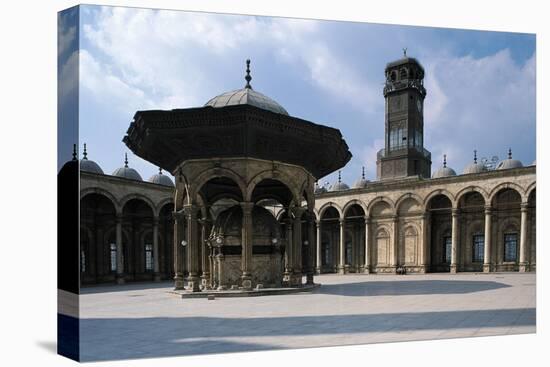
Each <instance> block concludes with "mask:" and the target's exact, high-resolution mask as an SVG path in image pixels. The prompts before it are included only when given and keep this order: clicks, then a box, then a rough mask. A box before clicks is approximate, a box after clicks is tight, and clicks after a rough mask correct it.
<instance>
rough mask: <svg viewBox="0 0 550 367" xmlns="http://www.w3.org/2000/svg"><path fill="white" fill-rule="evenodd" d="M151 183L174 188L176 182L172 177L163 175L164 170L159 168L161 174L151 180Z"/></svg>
mask: <svg viewBox="0 0 550 367" xmlns="http://www.w3.org/2000/svg"><path fill="white" fill-rule="evenodd" d="M149 182H151V183H154V184H157V185H164V186H170V187H174V182H172V180H171V179H170V177H168V176H166V175H163V174H162V169H160V168H159V173H157V174H156V175H153V176H151V177H150V178H149Z"/></svg>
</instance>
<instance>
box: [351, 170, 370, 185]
mask: <svg viewBox="0 0 550 367" xmlns="http://www.w3.org/2000/svg"><path fill="white" fill-rule="evenodd" d="M368 183H369V180H367V179H366V178H365V167H364V166H363V168H362V172H361V178H360V179H359V180H357V181H355V183H354V184H353V188H354V189H364V188H365V187H367V185H368Z"/></svg>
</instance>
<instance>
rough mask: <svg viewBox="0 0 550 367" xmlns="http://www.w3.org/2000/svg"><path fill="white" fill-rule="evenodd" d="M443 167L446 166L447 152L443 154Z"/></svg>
mask: <svg viewBox="0 0 550 367" xmlns="http://www.w3.org/2000/svg"><path fill="white" fill-rule="evenodd" d="M443 168H447V154H443Z"/></svg>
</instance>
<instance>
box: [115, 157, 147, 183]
mask: <svg viewBox="0 0 550 367" xmlns="http://www.w3.org/2000/svg"><path fill="white" fill-rule="evenodd" d="M113 176H117V177H124V178H127V179H130V180H136V181H143V179H142V178H141V176H140V174H139V173H138V172H137V171H136V170H135V169H133V168H130V167H128V155H125V156H124V167H120V168H117V169H116V170H115V171H114V172H113Z"/></svg>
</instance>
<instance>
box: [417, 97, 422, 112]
mask: <svg viewBox="0 0 550 367" xmlns="http://www.w3.org/2000/svg"><path fill="white" fill-rule="evenodd" d="M416 107H417V108H418V112H422V102H420V100H419V99H417V100H416Z"/></svg>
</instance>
